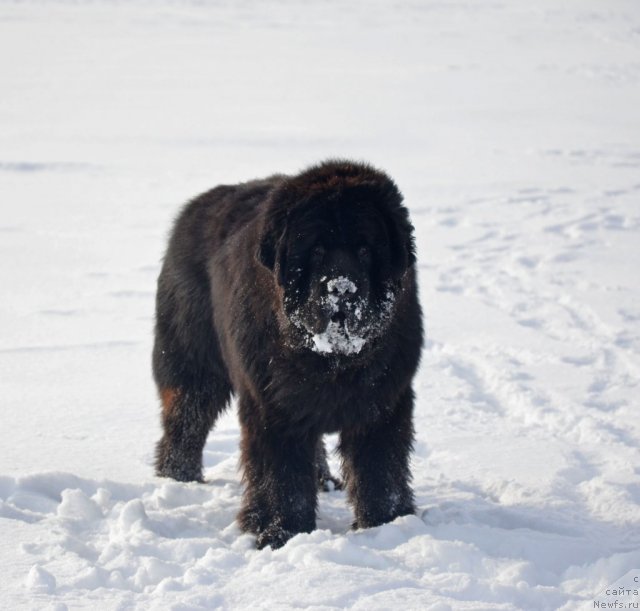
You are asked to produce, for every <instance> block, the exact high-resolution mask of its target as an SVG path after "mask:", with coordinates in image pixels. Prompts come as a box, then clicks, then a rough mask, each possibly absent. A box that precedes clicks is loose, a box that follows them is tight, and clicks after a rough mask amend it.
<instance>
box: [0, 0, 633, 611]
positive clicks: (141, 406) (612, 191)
mask: <svg viewBox="0 0 640 611" xmlns="http://www.w3.org/2000/svg"><path fill="white" fill-rule="evenodd" d="M639 31H640V10H639V9H638V6H637V4H636V3H635V2H632V1H623V0H611V1H608V2H607V3H606V4H605V3H601V2H595V1H584V2H579V3H578V2H570V3H564V4H562V5H559V4H558V3H555V2H551V0H548V1H547V0H544V1H541V2H537V3H535V4H531V3H525V2H519V1H517V2H512V3H502V2H485V1H480V2H468V3H466V2H453V1H451V2H449V1H447V2H429V1H425V2H400V3H395V4H393V5H392V4H389V3H386V2H382V1H380V2H367V3H366V4H365V3H363V2H358V1H356V0H353V1H349V2H346V3H341V4H339V5H338V4H337V3H331V2H330V3H320V2H312V3H308V4H305V6H304V7H302V5H298V4H297V3H294V2H289V1H285V0H272V1H271V2H268V3H255V2H247V3H242V4H225V3H218V2H178V1H169V0H167V1H164V2H158V3H149V2H143V1H134V2H130V3H118V2H109V1H106V0H105V1H96V2H64V1H60V2H55V1H42V2H20V3H14V2H0V49H2V53H0V76H1V78H0V94H1V95H0V210H1V211H2V215H0V286H1V287H2V299H1V300H0V329H1V332H0V372H1V375H0V396H1V397H2V403H1V405H2V412H1V414H2V416H1V418H0V440H1V441H0V445H1V447H2V449H1V450H0V569H1V570H0V607H2V608H7V609H56V610H63V609H79V608H91V609H95V608H99V609H127V608H140V609H176V610H186V609H217V608H220V609H260V608H265V609H293V608H300V607H302V608H311V609H319V610H320V609H342V608H353V609H366V610H371V609H420V610H422V609H433V610H437V611H444V610H446V609H456V610H457V609H483V610H484V609H505V610H512V609H575V608H580V607H583V608H593V600H594V597H595V596H597V595H598V594H599V593H601V592H602V590H603V589H604V588H605V587H606V586H608V585H610V584H613V583H615V582H616V580H619V579H620V578H621V577H622V576H623V575H625V573H627V572H628V571H631V570H633V569H638V568H639V567H640V511H639V509H638V508H639V505H640V461H639V456H638V442H639V440H640V430H639V425H638V418H637V410H638V400H637V397H638V384H639V380H640V293H639V287H638V272H637V269H638V263H639V262H640V250H639V244H640V211H639V210H640V209H639V207H638V203H639V198H640V123H639V122H638V111H637V108H639V107H640V65H639V63H638V57H640V55H638V51H639V47H640V38H639V36H638V32H639ZM329 156H346V157H355V158H361V159H365V160H368V161H371V162H372V163H374V164H378V165H380V166H381V167H382V168H384V169H386V170H387V171H388V172H389V173H390V174H391V175H392V176H393V177H394V178H395V180H396V181H397V182H398V184H399V186H400V188H401V189H402V191H403V192H404V194H405V199H406V202H407V204H408V206H409V208H410V210H411V214H412V219H413V221H414V224H415V226H416V234H417V241H418V256H419V266H420V269H419V278H420V288H421V300H422V304H423V307H424V310H425V314H426V324H427V338H428V340H427V344H426V346H425V351H424V355H423V362H422V367H421V370H420V373H419V375H418V377H417V379H416V384H415V387H416V393H417V397H418V399H417V405H416V451H415V456H414V460H413V473H414V486H415V491H416V500H417V503H418V506H419V512H418V514H417V515H416V516H409V517H405V518H401V519H398V520H396V521H395V522H394V523H393V524H388V525H385V526H382V527H380V528H375V529H370V530H367V531H359V532H352V531H350V530H349V529H350V524H351V520H352V516H351V512H350V510H349V508H348V507H347V505H346V501H345V497H344V493H343V492H339V491H334V492H330V493H327V494H321V496H320V505H319V515H318V530H317V531H315V532H313V533H311V534H309V535H300V536H298V537H295V538H294V539H293V540H291V541H290V542H289V543H288V544H287V545H286V546H285V547H284V548H283V549H280V550H277V551H275V552H274V551H271V550H262V551H260V552H257V551H256V550H255V549H254V546H253V540H252V538H251V537H249V536H247V535H242V534H241V533H240V532H239V530H238V528H237V526H236V525H235V523H234V519H235V515H236V512H237V510H238V508H239V503H240V496H241V484H240V475H239V474H238V472H237V456H238V426H237V421H236V417H235V413H234V411H233V409H230V410H229V412H228V413H227V415H225V417H224V418H222V419H221V421H220V422H219V423H218V424H217V426H216V429H215V431H214V432H213V433H212V435H211V436H210V438H209V441H208V444H207V447H206V449H205V456H204V461H205V467H206V469H205V475H206V477H207V479H208V483H207V484H205V485H195V484H186V485H185V484H178V483H176V482H170V481H166V480H162V479H159V478H155V477H154V476H153V470H152V462H153V447H154V443H155V441H156V440H157V439H158V437H159V435H160V428H159V417H158V411H159V408H158V405H157V400H156V397H155V390H154V388H153V384H152V381H151V377H150V364H149V361H150V351H151V342H152V325H153V319H152V316H153V298H154V291H155V279H156V277H157V273H158V271H159V262H160V258H161V256H162V252H163V249H164V247H165V240H166V237H167V234H168V231H169V227H170V223H171V220H172V219H173V218H174V216H175V214H176V213H177V210H178V208H179V206H180V205H181V204H182V203H183V202H184V201H186V200H187V199H188V198H190V197H192V196H194V195H196V194H197V193H199V192H201V191H203V190H205V189H208V188H210V187H211V186H213V185H215V184H218V183H221V182H233V181H237V180H245V179H249V178H253V177H258V176H263V175H267V174H270V173H273V172H295V171H297V170H299V169H301V168H302V167H304V166H305V165H307V164H310V163H313V162H316V161H318V160H320V159H322V158H325V157H329ZM335 444H336V439H335V437H330V438H329V446H330V447H334V446H335ZM331 463H332V465H331V466H332V468H333V469H334V470H337V469H338V460H337V458H336V457H335V456H334V457H332V458H331ZM636 602H637V601H636Z"/></svg>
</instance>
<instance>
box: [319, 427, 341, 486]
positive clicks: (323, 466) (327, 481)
mask: <svg viewBox="0 0 640 611" xmlns="http://www.w3.org/2000/svg"><path fill="white" fill-rule="evenodd" d="M315 462H316V476H317V481H318V490H322V491H323V492H329V491H330V490H342V482H341V481H340V480H339V479H338V478H337V477H334V476H333V475H331V470H330V469H329V463H328V462H327V448H326V447H325V443H324V439H323V438H322V436H321V437H320V438H319V439H318V443H317V445H316V459H315Z"/></svg>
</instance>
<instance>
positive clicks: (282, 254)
mask: <svg viewBox="0 0 640 611" xmlns="http://www.w3.org/2000/svg"><path fill="white" fill-rule="evenodd" d="M414 264H415V252H414V240H413V227H412V226H411V223H410V221H409V218H408V213H407V210H406V208H405V207H404V206H403V205H402V197H401V195H400V193H399V191H398V189H397V187H396V185H395V184H394V183H393V181H392V180H391V179H390V178H388V177H387V176H386V175H385V174H384V173H382V172H380V171H377V170H375V169H373V168H371V167H370V166H367V165H364V164H360V163H352V162H347V161H328V162H325V163H323V164H320V165H317V166H314V167H311V168H310V169H308V170H306V171H304V172H302V173H301V174H298V175H296V176H281V175H277V176H272V177H270V178H267V179H264V180H257V181H254V182H249V183H244V184H239V185H233V186H219V187H217V188H215V189H213V190H211V191H209V192H207V193H204V194H203V195H201V196H199V197H198V198H196V199H194V200H193V201H191V202H190V203H188V204H187V205H186V206H185V208H184V209H183V210H182V212H181V214H180V215H179V217H178V219H177V221H176V223H175V227H174V230H173V234H172V236H171V239H170V242H169V247H168V250H167V253H166V256H165V259H164V265H163V267H162V271H161V273H160V277H159V279H158V292H157V302H156V331H155V346H154V352H153V372H154V377H155V380H156V383H157V386H158V390H159V395H160V398H161V402H162V423H163V428H164V435H163V437H162V439H161V440H160V442H159V443H158V447H157V454H156V471H157V473H158V475H161V476H168V477H173V478H175V479H177V480H181V481H190V480H196V481H202V451H203V448H204V444H205V441H206V438H207V434H208V433H209V431H210V429H211V428H212V427H213V425H214V423H215V420H216V418H217V416H218V415H219V414H220V413H221V412H222V411H223V410H224V409H225V407H226V406H227V404H228V402H229V399H230V397H231V395H232V393H233V394H235V395H236V396H237V398H238V405H239V417H240V423H241V429H242V441H241V462H242V467H243V478H244V483H245V493H244V498H243V503H242V509H241V511H240V513H239V516H238V520H239V523H240V525H241V527H242V528H243V529H244V530H245V531H249V532H252V533H255V534H256V535H257V538H258V539H257V545H258V547H264V546H266V545H270V546H272V547H274V548H275V547H279V546H281V545H283V544H284V543H285V542H286V541H287V540H288V539H289V538H290V537H292V536H293V535H295V534H296V533H300V532H310V531H311V530H313V529H314V528H315V519H316V504H317V488H318V484H321V486H320V487H322V485H324V484H326V483H327V481H328V480H330V479H333V478H331V475H330V473H329V470H328V467H327V463H326V456H325V453H324V446H323V442H322V435H323V434H324V433H328V432H339V433H340V444H339V452H340V454H341V457H342V467H343V476H344V480H345V485H346V488H347V492H348V497H349V500H350V502H351V504H352V505H353V508H354V511H355V522H354V527H356V528H364V527H370V526H375V525H378V524H382V523H384V522H387V521H390V520H393V519H394V518H396V517H397V516H401V515H405V514H409V513H412V512H414V501H413V493H412V490H411V487H410V479H411V474H410V470H409V455H410V452H411V449H412V443H413V424H412V412H413V400H414V399H413V391H412V387H411V383H412V378H413V376H414V373H415V371H416V368H417V366H418V361H419V358H420V350H421V345H422V322H421V311H420V306H419V303H418V297H417V288H416V275H415V265H414ZM334 481H335V480H334Z"/></svg>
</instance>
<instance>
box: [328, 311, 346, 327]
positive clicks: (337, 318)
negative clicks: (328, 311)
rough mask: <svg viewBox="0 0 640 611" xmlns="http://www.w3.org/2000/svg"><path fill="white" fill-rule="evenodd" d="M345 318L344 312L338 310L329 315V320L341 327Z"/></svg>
mask: <svg viewBox="0 0 640 611" xmlns="http://www.w3.org/2000/svg"><path fill="white" fill-rule="evenodd" d="M346 320H347V315H346V314H345V313H344V312H341V311H338V312H334V313H333V314H332V315H331V322H333V323H336V324H338V325H339V326H341V327H343V326H344V323H345V321H346Z"/></svg>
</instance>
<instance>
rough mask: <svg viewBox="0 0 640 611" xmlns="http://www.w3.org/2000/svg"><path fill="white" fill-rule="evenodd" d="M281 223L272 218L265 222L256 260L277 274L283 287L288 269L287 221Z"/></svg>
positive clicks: (283, 220)
mask: <svg viewBox="0 0 640 611" xmlns="http://www.w3.org/2000/svg"><path fill="white" fill-rule="evenodd" d="M279 221H280V219H278V218H271V219H269V220H268V221H267V222H265V224H264V226H263V228H262V233H261V235H260V241H259V244H258V250H257V252H256V259H257V260H258V261H259V262H260V263H261V264H262V265H264V266H265V267H266V268H267V269H268V270H269V271H271V272H275V273H276V274H277V280H278V284H280V285H281V286H283V285H284V282H285V270H286V267H287V261H286V259H287V249H286V242H287V226H286V225H287V224H286V219H282V221H280V222H279Z"/></svg>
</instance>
